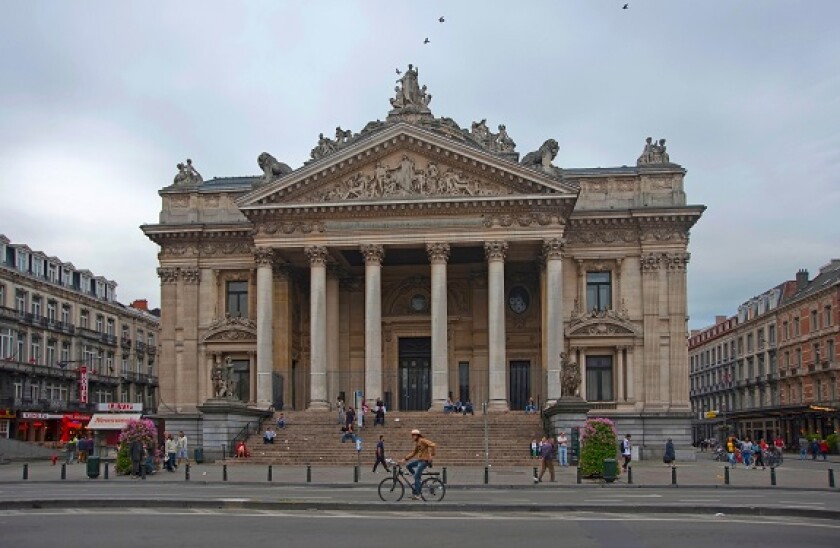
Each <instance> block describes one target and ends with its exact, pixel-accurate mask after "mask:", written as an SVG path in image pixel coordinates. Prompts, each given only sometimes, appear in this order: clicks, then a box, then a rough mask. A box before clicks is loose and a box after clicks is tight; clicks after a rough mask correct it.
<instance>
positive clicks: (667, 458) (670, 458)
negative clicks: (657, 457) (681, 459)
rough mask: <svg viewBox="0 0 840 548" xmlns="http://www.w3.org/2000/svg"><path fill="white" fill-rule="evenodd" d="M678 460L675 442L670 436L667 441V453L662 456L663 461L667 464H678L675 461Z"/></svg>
mask: <svg viewBox="0 0 840 548" xmlns="http://www.w3.org/2000/svg"><path fill="white" fill-rule="evenodd" d="M676 460H677V452H676V450H675V449H674V442H673V440H671V438H668V441H666V442H665V454H664V455H663V456H662V462H664V463H665V466H676V464H675V462H674V461H676Z"/></svg>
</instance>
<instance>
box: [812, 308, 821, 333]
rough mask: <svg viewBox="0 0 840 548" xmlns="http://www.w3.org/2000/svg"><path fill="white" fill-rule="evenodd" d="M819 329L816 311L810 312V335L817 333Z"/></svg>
mask: <svg viewBox="0 0 840 548" xmlns="http://www.w3.org/2000/svg"><path fill="white" fill-rule="evenodd" d="M819 328H820V322H819V317H818V316H817V311H816V310H812V311H811V333H813V332H814V331H817V330H818V329H819Z"/></svg>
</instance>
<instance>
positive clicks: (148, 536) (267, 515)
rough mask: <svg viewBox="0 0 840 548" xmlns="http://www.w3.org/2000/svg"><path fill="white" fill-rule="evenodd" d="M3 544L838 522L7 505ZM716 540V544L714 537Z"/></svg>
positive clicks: (443, 540)
mask: <svg viewBox="0 0 840 548" xmlns="http://www.w3.org/2000/svg"><path fill="white" fill-rule="evenodd" d="M0 531H3V536H2V539H3V545H4V546H27V547H33V548H40V547H54V546H85V547H86V548H113V547H114V546H119V547H121V548H141V547H142V548H148V547H149V546H166V547H175V546H200V547H202V548H216V547H218V548H230V546H274V545H283V546H293V547H296V546H301V547H307V548H311V547H313V546H338V545H345V546H350V545H352V546H389V545H395V546H404V547H414V546H418V547H419V546H422V547H424V548H426V547H429V546H434V547H435V548H445V547H458V548H464V547H467V546H488V547H495V546H500V547H505V548H509V547H510V546H522V545H523V541H524V542H527V544H528V545H531V546H543V545H545V546H548V545H551V546H554V545H557V544H558V542H560V539H562V542H561V543H562V545H564V546H575V547H580V548H588V547H603V546H618V547H621V548H639V547H646V548H647V547H650V548H659V547H662V548H673V547H674V546H679V547H680V548H693V547H698V548H708V547H709V546H710V545H717V546H738V547H741V548H743V547H752V546H762V547H766V546H784V545H786V546H808V547H809V548H814V547H821V546H831V547H836V546H837V538H838V535H840V524H838V523H837V522H826V521H820V520H807V519H806V520H803V519H795V520H794V519H790V518H733V517H727V516H696V515H691V514H684V515H668V516H657V515H646V516H642V517H640V516H637V515H631V514H625V515H620V514H619V515H612V516H607V517H604V516H599V515H597V514H591V513H563V514H560V513H558V514H554V515H545V514H541V515H527V514H514V515H510V514H505V513H493V512H485V513H480V514H476V513H464V512H454V513H451V514H448V515H440V514H434V515H428V514H423V515H417V514H410V515H406V514H404V513H401V512H389V511H383V512H378V513H360V512H346V511H332V512H326V511H324V512H271V511H256V512H255V511H242V512H230V511H226V512H207V511H155V510H139V511H134V512H131V513H130V514H126V513H124V512H116V511H108V510H96V511H74V512H70V511H59V512H47V511H29V512H8V511H6V512H3V511H0ZM710 540H711V542H710Z"/></svg>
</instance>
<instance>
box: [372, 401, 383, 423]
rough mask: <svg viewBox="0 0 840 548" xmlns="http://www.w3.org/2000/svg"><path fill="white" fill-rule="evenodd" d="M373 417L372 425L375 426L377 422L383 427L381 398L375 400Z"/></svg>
mask: <svg viewBox="0 0 840 548" xmlns="http://www.w3.org/2000/svg"><path fill="white" fill-rule="evenodd" d="M374 413H375V418H374V420H373V425H374V426H376V425H377V424H378V425H380V426H382V427H383V428H384V427H385V404H384V403H383V402H382V400H376V408H375V409H374Z"/></svg>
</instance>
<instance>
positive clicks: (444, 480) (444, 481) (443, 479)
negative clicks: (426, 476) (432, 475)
mask: <svg viewBox="0 0 840 548" xmlns="http://www.w3.org/2000/svg"><path fill="white" fill-rule="evenodd" d="M441 481H443V484H444V485H446V466H444V467H443V475H442V476H441Z"/></svg>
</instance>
